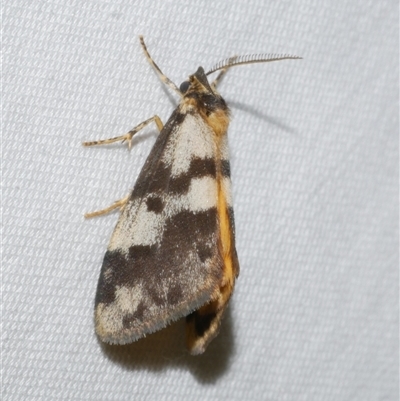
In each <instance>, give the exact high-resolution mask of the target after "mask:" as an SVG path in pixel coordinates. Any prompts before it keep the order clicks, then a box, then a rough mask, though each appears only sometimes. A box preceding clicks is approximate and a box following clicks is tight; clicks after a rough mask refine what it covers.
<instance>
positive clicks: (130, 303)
mask: <svg viewBox="0 0 400 401" xmlns="http://www.w3.org/2000/svg"><path fill="white" fill-rule="evenodd" d="M142 300H143V289H142V283H140V284H137V285H135V286H134V287H131V288H128V287H124V286H122V287H117V289H116V290H115V301H114V302H113V303H116V304H117V305H118V309H119V310H120V311H121V312H123V313H124V314H128V313H129V314H130V313H135V312H136V309H137V307H138V305H139V303H140V301H142ZM111 305H112V304H111Z"/></svg>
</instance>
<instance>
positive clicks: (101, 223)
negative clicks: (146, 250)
mask: <svg viewBox="0 0 400 401" xmlns="http://www.w3.org/2000/svg"><path fill="white" fill-rule="evenodd" d="M3 25H4V46H3V50H4V59H3V60H4V63H3V173H4V181H3V197H4V203H3V222H4V231H3V267H2V283H3V333H2V336H3V341H2V347H3V399H4V400H23V399H29V400H56V399H57V400H132V399H135V400H153V399H157V400H159V401H161V400H178V399H181V400H183V399H190V400H222V399H229V400H244V399H246V400H296V401H297V400H307V401H309V400H335V401H336V400H396V399H398V396H399V385H398V373H399V372H398V262H399V252H398V217H399V215H398V134H399V115H398V110H399V109H398V107H399V97H398V95H399V86H398V73H399V69H398V57H399V53H398V2H396V1H374V0H356V1H350V2H349V1H341V0H334V1H333V0H331V1H325V2H315V1H309V0H302V1H280V2H266V1H264V0H232V1H229V2H226V1H213V2H205V1H204V2H202V1H197V2H185V1H162V2H161V1H160V2H159V1H153V2H149V1H132V0H131V1H129V0H117V1H104V0H101V1H97V0H89V1H81V0H72V1H65V0H53V1H31V0H27V1H22V0H13V1H5V7H4V9H3ZM139 34H143V35H144V36H145V39H146V42H147V45H148V48H149V50H150V52H151V54H152V55H153V57H154V59H155V60H156V62H157V63H158V65H159V66H160V67H161V68H162V70H163V71H164V72H165V73H166V74H167V75H168V76H169V77H170V78H171V79H172V80H173V81H174V82H175V83H176V84H177V85H179V84H180V83H181V82H182V81H183V80H185V79H186V78H187V76H188V75H189V74H190V73H193V72H194V71H195V70H196V69H197V67H198V66H199V65H203V66H204V67H205V68H207V67H211V66H212V65H213V64H214V63H216V62H217V61H219V60H221V59H223V58H226V57H229V56H231V55H233V54H245V53H257V52H277V53H292V54H296V55H301V56H303V57H304V60H302V61H284V62H279V63H271V64H265V65H253V66H245V67H237V68H235V69H233V70H231V71H230V72H229V74H228V75H227V76H226V79H225V80H224V82H223V83H222V85H221V86H220V92H221V93H222V94H223V96H224V97H225V99H226V100H227V102H229V104H230V106H231V109H232V114H233V119H232V124H231V126H230V132H229V137H230V145H231V146H230V147H231V154H232V157H231V160H232V170H233V186H234V203H235V212H236V224H237V249H238V253H239V259H240V262H241V275H240V277H239V279H238V281H237V286H236V291H235V294H234V297H233V299H232V302H231V305H230V308H229V312H228V314H227V316H226V318H225V320H224V322H223V327H222V330H221V333H220V335H219V337H218V338H217V339H216V340H215V341H214V342H213V343H212V344H211V345H210V347H209V349H208V350H207V352H206V353H205V354H204V355H203V356H200V357H191V356H189V355H188V354H187V352H186V350H185V348H184V323H183V322H182V321H180V322H177V323H176V324H174V325H172V326H171V327H169V328H168V329H166V330H163V331H161V332H159V333H157V334H155V335H152V336H149V337H148V338H146V339H145V340H141V341H139V342H137V343H135V344H133V345H131V346H127V347H114V348H113V347H105V346H102V345H101V344H100V343H99V342H98V341H97V339H96V337H95V334H94V328H93V320H92V319H93V318H92V310H93V302H94V296H95V290H96V285H97V278H98V274H99V271H100V267H101V262H102V258H103V254H104V252H105V249H106V246H107V243H108V239H109V237H110V235H111V232H112V230H113V227H114V224H115V221H116V219H117V213H114V214H112V215H109V216H107V217H103V218H98V219H94V220H90V221H85V220H84V219H83V216H82V215H83V213H84V212H85V211H91V210H96V209H98V208H101V207H104V206H108V205H109V204H110V203H112V202H113V201H114V200H116V199H119V198H121V197H123V196H125V195H126V194H127V193H128V191H129V189H130V188H131V187H132V186H133V184H134V181H135V178H136V176H137V174H138V172H139V170H140V168H141V166H142V164H143V162H144V160H145V158H146V156H147V154H148V152H149V150H150V148H151V146H152V143H153V142H154V139H155V135H156V130H155V128H154V127H151V128H149V129H147V130H146V131H145V132H143V133H142V134H141V135H140V136H138V137H137V139H136V142H134V144H135V146H134V147H133V149H132V151H131V152H128V151H127V149H126V146H123V145H118V144H116V145H113V146H109V147H104V148H93V149H85V148H83V147H82V146H81V145H80V143H81V141H83V140H94V139H100V138H108V137H112V136H116V135H120V134H122V133H124V132H126V131H127V130H128V129H130V128H132V127H133V126H134V125H136V124H137V123H139V122H141V121H142V120H144V119H146V118H148V117H150V116H152V115H153V114H154V113H157V114H159V115H160V117H161V118H162V119H163V121H164V122H165V121H166V120H167V118H168V116H169V114H170V113H171V112H172V110H173V108H174V105H175V104H176V99H175V98H174V96H173V94H170V93H168V91H166V90H165V89H164V88H163V86H162V85H161V84H160V82H159V81H158V79H157V77H156V75H155V74H154V72H153V71H152V70H151V68H150V66H149V65H148V63H147V61H146V59H145V57H144V55H143V53H142V50H141V48H140V45H139V41H138V35H139Z"/></svg>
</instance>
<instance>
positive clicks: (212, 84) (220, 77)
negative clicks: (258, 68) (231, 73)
mask: <svg viewBox="0 0 400 401" xmlns="http://www.w3.org/2000/svg"><path fill="white" fill-rule="evenodd" d="M237 58H238V56H233V57H231V58H230V59H229V62H230V63H232V62H233V61H235V60H236V59H237ZM228 69H229V66H227V67H225V68H223V69H222V70H221V71H220V73H219V74H218V75H217V77H216V78H215V79H214V81H212V82H211V88H213V89H216V88H217V85H218V84H219V83H220V82H221V80H222V77H223V76H224V75H225V74H226V72H227V71H228Z"/></svg>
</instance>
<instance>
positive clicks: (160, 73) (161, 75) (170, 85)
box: [139, 36, 183, 97]
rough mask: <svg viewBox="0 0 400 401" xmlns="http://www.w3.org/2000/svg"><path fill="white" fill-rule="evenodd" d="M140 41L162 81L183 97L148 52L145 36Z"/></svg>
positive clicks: (140, 37)
mask: <svg viewBox="0 0 400 401" xmlns="http://www.w3.org/2000/svg"><path fill="white" fill-rule="evenodd" d="M139 40H140V44H141V45H142V48H143V51H144V54H145V55H146V58H147V60H148V62H149V63H150V64H151V66H152V67H153V68H154V69H155V70H156V72H157V74H158V76H159V78H160V79H161V81H162V82H164V84H165V85H167V86H169V87H170V88H171V89H172V90H173V91H175V92H176V93H177V94H178V95H179V96H180V97H182V96H183V95H182V92H181V91H180V90H179V88H178V87H177V86H176V85H175V84H174V83H173V82H172V81H171V80H170V79H169V78H168V77H167V76H166V75H164V74H163V72H162V71H161V70H160V67H159V66H158V65H157V64H156V63H155V62H154V60H153V59H152V58H151V56H150V53H149V51H148V50H147V47H146V45H145V43H144V39H143V36H139Z"/></svg>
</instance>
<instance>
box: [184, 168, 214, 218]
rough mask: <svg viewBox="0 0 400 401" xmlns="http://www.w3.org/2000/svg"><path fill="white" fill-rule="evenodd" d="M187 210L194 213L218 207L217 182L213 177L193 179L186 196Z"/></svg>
mask: <svg viewBox="0 0 400 401" xmlns="http://www.w3.org/2000/svg"><path fill="white" fill-rule="evenodd" d="M186 199H187V206H188V207H187V208H188V209H189V210H191V211H192V212H198V211H204V210H208V209H210V208H212V207H216V206H217V182H216V181H215V178H213V177H208V176H205V177H202V178H195V179H192V181H191V183H190V187H189V192H188V193H187V195H186Z"/></svg>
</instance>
